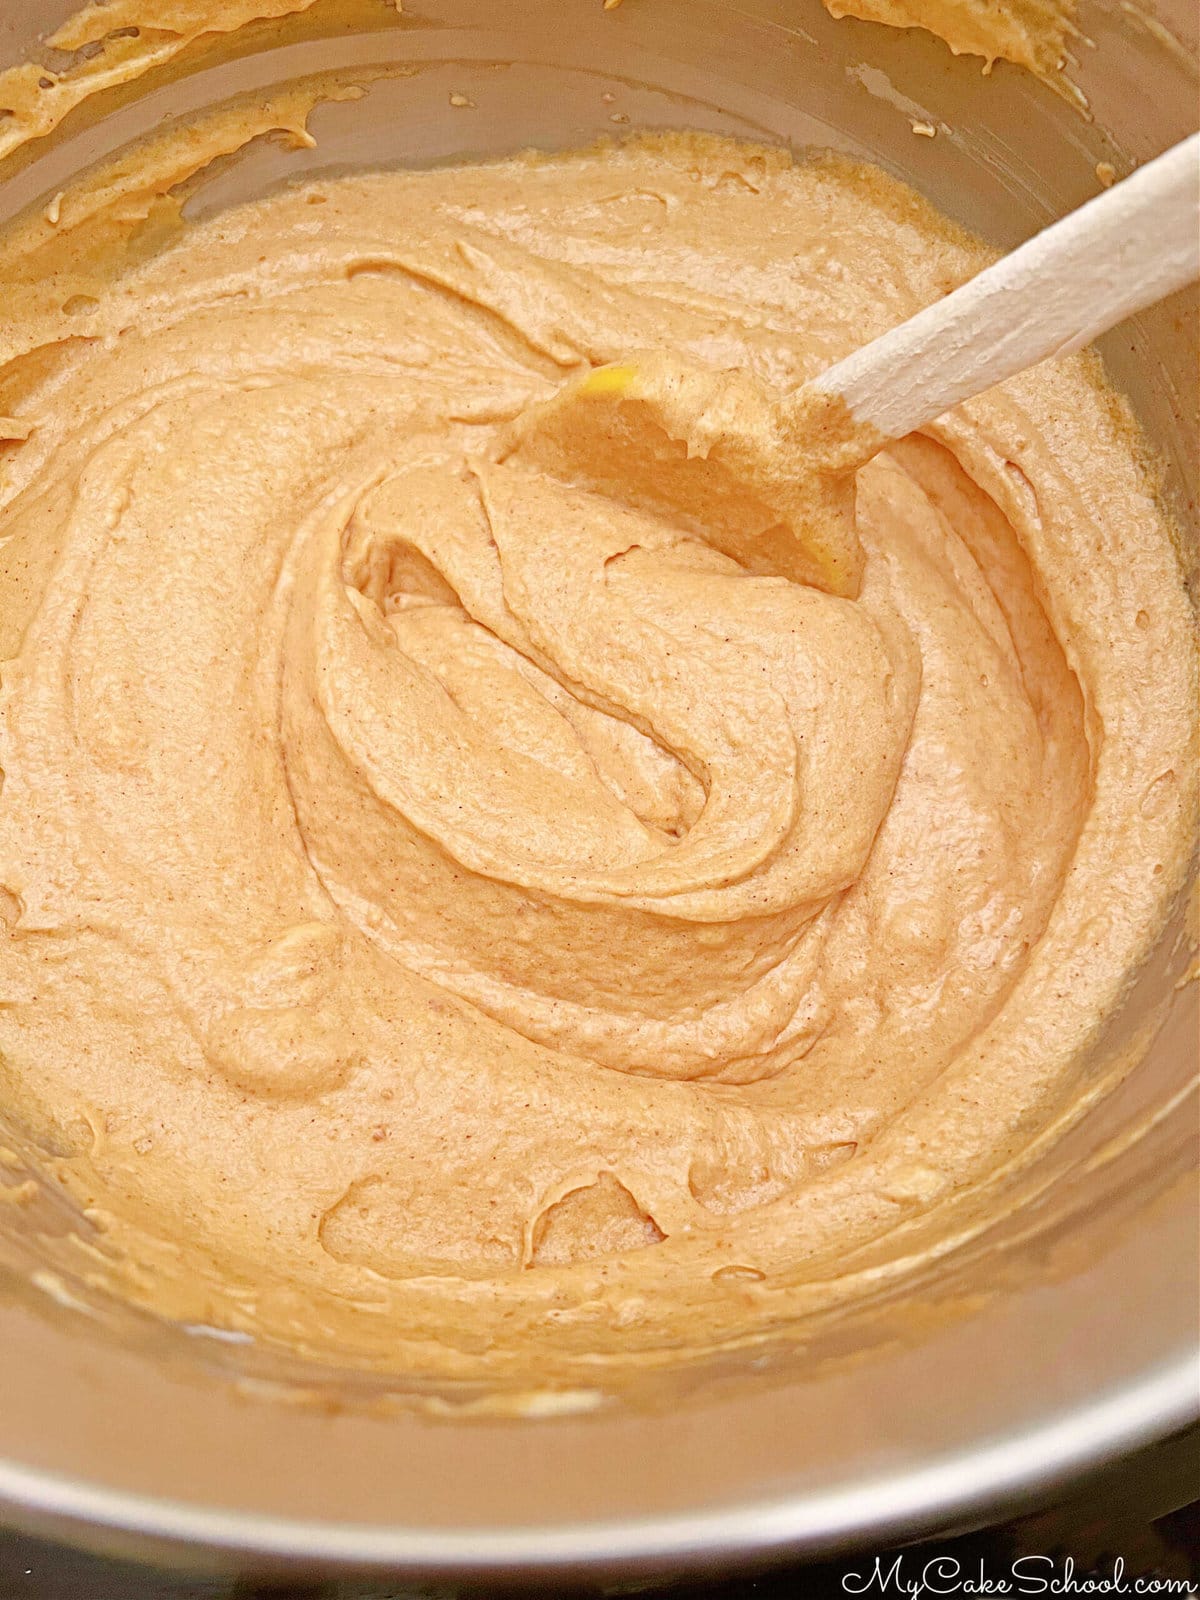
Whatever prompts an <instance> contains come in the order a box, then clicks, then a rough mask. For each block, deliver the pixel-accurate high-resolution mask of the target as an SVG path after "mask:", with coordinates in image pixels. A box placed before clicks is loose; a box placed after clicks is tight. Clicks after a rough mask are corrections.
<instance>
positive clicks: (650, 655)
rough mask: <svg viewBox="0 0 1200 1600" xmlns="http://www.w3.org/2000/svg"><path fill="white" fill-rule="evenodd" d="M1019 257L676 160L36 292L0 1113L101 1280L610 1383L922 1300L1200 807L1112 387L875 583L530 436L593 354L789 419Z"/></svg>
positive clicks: (232, 1314) (15, 364) (958, 486)
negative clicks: (889, 1277)
mask: <svg viewBox="0 0 1200 1600" xmlns="http://www.w3.org/2000/svg"><path fill="white" fill-rule="evenodd" d="M987 259H989V256H988V253H987V252H986V251H985V250H984V249H983V248H982V247H981V246H979V245H978V244H976V243H975V242H973V241H971V240H969V239H967V238H966V237H964V236H962V235H960V234H958V233H957V232H955V231H954V230H952V229H951V227H950V226H949V225H948V224H947V223H945V222H944V221H943V220H941V219H940V218H939V217H938V216H937V215H936V214H935V213H934V212H933V211H932V210H931V209H930V208H929V207H928V206H927V205H926V204H925V203H924V202H922V201H920V200H919V199H918V198H917V197H916V196H914V194H913V193H911V192H910V191H909V190H907V189H905V188H904V187H902V186H900V185H899V184H897V183H895V182H893V181H891V180H890V179H887V178H885V177H884V176H883V175H882V174H880V173H878V172H875V171H872V170H869V169H865V168H860V167H854V166H851V165H849V164H846V163H843V162H840V161H835V160H833V159H827V158H815V159H812V160H807V161H793V160H792V159H791V158H789V157H788V156H787V155H786V154H784V153H782V152H780V151H778V150H773V149H766V148H758V147H754V146H749V145H742V144H735V143H732V142H725V141H721V140H718V139H713V138H702V137H699V136H694V137H693V136H688V137H679V136H661V137H660V136H654V137H644V138H638V139H634V140H631V141H630V142H628V143H625V144H622V145H614V146H603V147H598V148H594V149H591V150H587V151H583V152H580V153H574V154H567V155H562V156H557V157H553V158H551V157H534V156H528V157H519V158H515V159H512V160H508V161H504V162H499V163H495V164H487V165H466V166H461V167H457V168H450V169H446V168H443V169H439V170H435V171H427V172H389V173H368V174H364V175H358V176H351V177H344V178H339V179H335V180H330V181H324V182H319V183H315V184H312V185H309V186H306V187H301V188H294V189H291V190H287V191H284V192H281V193H276V194H274V195H272V196H270V197H268V198H266V199H261V200H259V201H256V202H254V203H253V204H249V205H246V206H244V207H241V208H239V209H235V210H232V211H229V212H227V213H225V214H222V215H221V216H219V217H217V218H216V219H214V220H209V221H206V222H204V223H203V224H200V225H197V226H195V227H192V228H189V229H188V230H186V231H185V232H184V233H183V234H182V235H181V236H180V237H178V238H177V239H176V240H175V242H173V243H171V244H170V245H169V246H168V247H167V248H166V249H165V250H163V251H162V252H161V253H158V254H156V255H154V256H153V257H152V258H151V259H149V260H147V261H144V262H143V263H142V264H141V265H139V266H137V267H136V268H135V269H134V270H132V271H130V272H128V273H126V274H124V275H123V276H121V277H119V278H117V279H116V281H114V282H112V283H110V284H108V285H106V286H104V287H103V288H99V287H98V288H97V289H96V290H95V292H94V294H93V295H91V296H90V297H88V298H87V299H86V301H85V302H84V303H82V304H75V305H73V306H72V307H68V308H66V309H60V308H59V307H57V306H56V307H54V308H53V309H52V310H51V311H47V309H46V306H45V304H44V300H39V301H38V303H37V305H36V306H35V305H34V303H33V301H32V300H31V301H30V302H29V303H28V306H27V309H26V310H24V311H22V310H21V307H22V305H23V304H24V302H22V301H21V300H20V299H19V298H18V299H16V300H15V301H13V302H12V304H15V305H16V307H17V308H18V314H17V316H16V317H15V318H13V319H12V321H11V324H10V327H9V329H8V330H7V331H6V334H5V350H4V357H5V359H6V361H7V362H8V365H7V367H5V368H4V373H3V376H4V380H5V388H4V389H3V390H0V410H5V409H7V410H10V411H12V412H13V416H12V417H11V418H10V419H9V420H8V422H7V423H6V425H5V429H4V431H5V432H6V434H7V436H8V437H9V438H10V439H11V440H12V441H14V442H13V443H11V444H9V445H8V446H7V447H6V454H5V477H4V480H3V483H4V487H3V495H2V498H0V536H2V538H3V547H2V549H0V657H2V658H3V660H4V667H3V675H2V690H0V767H2V768H3V771H4V786H3V792H2V795H0V884H2V885H3V889H2V890H0V898H2V906H0V910H2V913H3V925H4V937H3V940H2V942H0V985H2V989H3V1001H4V1003H3V1007H2V1008H0V1051H2V1056H3V1064H2V1066H0V1100H2V1102H3V1104H4V1105H5V1106H6V1107H7V1108H8V1110H9V1112H10V1113H11V1114H12V1115H14V1116H16V1117H18V1118H19V1119H20V1122H21V1124H22V1126H24V1127H25V1128H26V1129H27V1130H30V1132H31V1134H32V1136H33V1137H34V1138H35V1139H36V1140H37V1141H38V1143H39V1145H40V1146H41V1148H42V1149H43V1150H44V1151H45V1158H44V1167H45V1169H46V1170H48V1171H51V1172H53V1173H54V1175H55V1176H56V1177H57V1178H58V1179H59V1180H60V1182H61V1183H62V1184H63V1185H65V1187H66V1189H67V1191H68V1193H69V1194H70V1195H71V1196H73V1197H74V1198H75V1199H76V1200H77V1201H79V1202H80V1203H81V1204H83V1205H84V1206H85V1207H86V1208H87V1213H88V1217H89V1219H90V1221H91V1223H92V1224H93V1226H94V1232H93V1234H92V1236H91V1237H90V1239H89V1240H88V1241H87V1242H86V1243H85V1244H84V1245H83V1246H81V1249H82V1252H83V1255H82V1257H81V1259H82V1260H83V1269H84V1275H85V1277H90V1280H91V1281H92V1282H93V1283H96V1284H100V1285H108V1286H115V1287H116V1288H117V1289H118V1290H119V1292H120V1293H122V1294H123V1295H126V1296H128V1297H130V1298H132V1299H134V1300H136V1301H137V1302H139V1303H141V1304H144V1305H147V1306H149V1307H151V1308H152V1309H155V1310H158V1311H161V1312H163V1313H165V1314H168V1315H171V1316H174V1317H178V1318H181V1319H183V1320H185V1321H191V1322H204V1323H206V1324H209V1325H214V1326H216V1327H218V1328H219V1329H222V1330H226V1331H230V1330H232V1331H236V1332H242V1333H246V1334H252V1335H259V1336H263V1337H267V1338H271V1339H277V1340H281V1341H284V1342H287V1343H290V1344H292V1345H293V1346H298V1347H300V1348H302V1349H305V1350H307V1351H310V1352H313V1353H316V1354H318V1355H326V1356H331V1355H336V1356H337V1357H338V1358H339V1359H341V1360H359V1361H362V1362H373V1363H376V1364H386V1365H388V1366H390V1367H393V1368H396V1369H399V1370H402V1371H404V1372H407V1373H410V1374H417V1375H421V1376H423V1377H427V1378H429V1377H431V1378H435V1379H451V1378H462V1377H471V1378H479V1377H481V1376H483V1377H486V1378H487V1379H489V1380H494V1381H495V1382H497V1383H500V1382H502V1381H507V1380H509V1379H512V1380H514V1381H515V1380H519V1379H520V1378H521V1376H522V1375H523V1374H525V1375H528V1374H530V1373H532V1374H534V1375H535V1376H536V1377H539V1378H546V1377H551V1378H554V1379H555V1380H561V1381H565V1379H566V1377H569V1376H574V1378H575V1379H577V1380H578V1378H579V1375H580V1373H581V1372H586V1373H588V1374H589V1375H590V1376H591V1378H593V1379H594V1378H596V1376H597V1375H602V1374H603V1373H604V1372H605V1371H619V1370H620V1369H622V1367H625V1366H630V1365H632V1364H634V1363H638V1362H641V1363H658V1362H663V1361H666V1362H671V1361H678V1360H683V1359H685V1358H687V1357H688V1356H690V1355H692V1354H695V1353H697V1352H703V1351H705V1350H708V1349H711V1348H714V1347H717V1346H720V1345H729V1344H732V1343H735V1342H739V1341H744V1340H751V1339H756V1338H759V1337H761V1336H762V1335H764V1334H765V1333H767V1332H769V1331H771V1330H778V1329H780V1328H781V1327H784V1326H786V1325H787V1324H788V1323H789V1322H790V1321H791V1320H792V1319H794V1318H795V1317H796V1316H798V1315H799V1314H800V1313H801V1312H804V1311H807V1310H810V1309H812V1308H814V1307H816V1306H819V1305H826V1304H829V1303H830V1302H832V1301H835V1300H837V1299H838V1298H839V1297H844V1296H847V1295H850V1294H852V1293H854V1292H856V1285H858V1286H861V1279H862V1276H863V1274H864V1273H866V1272H867V1271H868V1268H869V1269H870V1272H874V1273H875V1274H876V1275H877V1274H878V1273H879V1272H881V1271H883V1270H885V1267H886V1263H887V1261H888V1259H889V1256H892V1257H896V1258H897V1261H898V1262H899V1264H898V1265H897V1266H896V1268H895V1270H902V1267H903V1262H902V1260H900V1258H901V1257H902V1255H903V1250H902V1246H901V1244H900V1243H897V1244H896V1245H895V1246H894V1247H893V1246H892V1245H890V1244H889V1243H888V1241H890V1240H893V1239H896V1240H899V1241H902V1240H903V1237H904V1230H905V1229H906V1228H908V1227H909V1226H910V1225H911V1224H912V1222H913V1221H914V1219H921V1218H924V1217H926V1216H927V1215H936V1211H937V1208H938V1206H939V1205H940V1204H942V1203H943V1202H944V1201H946V1200H947V1199H948V1198H949V1197H952V1196H955V1195H961V1194H962V1193H963V1192H965V1191H968V1190H970V1189H972V1188H973V1187H976V1186H979V1185H981V1184H983V1183H985V1182H986V1180H987V1179H988V1178H989V1175H992V1174H994V1173H995V1172H996V1171H997V1170H999V1169H1000V1168H1001V1167H1003V1166H1004V1165H1005V1164H1006V1163H1011V1162H1013V1161H1016V1160H1020V1159H1021V1158H1022V1152H1023V1151H1026V1150H1027V1149H1028V1148H1029V1147H1030V1145H1031V1142H1032V1141H1034V1140H1035V1138H1036V1137H1038V1136H1039V1134H1040V1131H1041V1130H1044V1129H1045V1128H1046V1127H1047V1126H1049V1125H1050V1124H1051V1123H1052V1122H1053V1121H1054V1120H1055V1119H1056V1118H1057V1119H1062V1118H1065V1117H1068V1116H1069V1115H1070V1114H1071V1111H1070V1108H1071V1106H1072V1104H1074V1103H1075V1102H1077V1101H1079V1099H1080V1096H1081V1094H1082V1089H1081V1085H1083V1084H1084V1082H1085V1077H1084V1063H1085V1062H1086V1060H1087V1054H1088V1050H1089V1047H1090V1046H1091V1045H1092V1044H1093V1043H1094V1041H1095V1040H1096V1038H1097V1035H1098V1032H1099V1030H1100V1028H1101V1025H1102V1022H1103V1020H1104V1018H1105V1017H1106V1016H1107V1015H1108V1014H1109V1013H1110V1012H1111V1011H1112V1010H1113V1008H1114V1007H1115V1006H1116V1005H1117V1003H1118V1002H1119V1000H1120V997H1121V995H1122V992H1123V989H1124V987H1125V985H1126V983H1127V981H1128V978H1129V975H1130V974H1131V972H1132V971H1133V970H1134V969H1135V968H1136V966H1137V964H1138V961H1139V960H1140V958H1141V957H1142V955H1143V954H1144V953H1145V951H1146V950H1147V949H1148V947H1149V946H1150V944H1151V943H1152V941H1153V939H1154V937H1155V936H1156V934H1157V931H1158V930H1159V928H1160V927H1161V925H1162V923H1163V920H1164V918H1165V916H1166V913H1167V909H1168V906H1169V904H1170V901H1171V898H1172V896H1173V895H1174V894H1175V892H1176V891H1177V888H1178V883H1179V878H1180V870H1181V863H1182V860H1183V857H1184V853H1185V850H1186V846H1187V840H1188V836H1189V831H1190V828H1191V826H1192V819H1193V815H1194V792H1193V781H1194V770H1193V762H1192V760H1191V758H1190V753H1189V740H1190V738H1191V729H1192V724H1191V715H1192V706H1193V703H1194V701H1193V697H1194V684H1195V679H1194V654H1193V642H1192V640H1193V636H1192V627H1191V619H1190V613H1189V610H1188V607H1187V603H1186V599H1185V593H1184V589H1183V585H1182V581H1181V577H1180V573H1179V569H1178V563H1177V558H1176V554H1175V551H1174V549H1173V546H1172V540H1171V537H1170V533H1169V529H1168V526H1167V524H1166V521H1165V519H1164V516H1163V514H1162V513H1161V511H1160V510H1159V508H1158V506H1157V503H1156V501H1155V498H1154V495H1153V492H1152V486H1151V484H1150V482H1149V480H1148V477H1147V474H1146V472H1145V471H1144V469H1143V467H1142V465H1141V463H1140V458H1139V447H1138V443H1137V440H1136V437H1135V435H1134V433H1133V431H1132V428H1131V425H1130V423H1129V421H1128V419H1127V417H1126V416H1125V414H1124V412H1123V410H1122V408H1121V406H1120V404H1119V403H1118V401H1117V400H1116V399H1115V397H1114V396H1113V395H1112V394H1111V393H1110V392H1109V391H1107V390H1106V389H1105V387H1104V386H1103V383H1102V381H1101V378H1100V375H1099V369H1098V367H1097V366H1096V365H1095V364H1094V363H1093V362H1092V360H1091V359H1090V358H1088V357H1072V358H1069V359H1065V360H1062V361H1058V362H1055V363H1052V364H1048V365H1046V366H1044V367H1042V368H1040V369H1038V370H1037V371H1035V372H1033V373H1030V374H1027V375H1025V376H1024V377H1021V378H1019V379H1016V380H1014V381H1012V382H1010V383H1007V384H1005V385H1003V386H1002V387H1001V388H1000V389H998V390H996V391H993V392H992V393H990V394H989V395H987V396H985V397H984V398H982V399H980V400H978V401H976V402H973V403H971V404H969V405H966V406H963V407H962V408H960V409H959V410H958V411H956V412H955V413H953V414H952V415H951V416H949V417H947V418H945V419H943V421H941V422H940V423H939V424H937V425H936V426H934V427H932V428H930V429H929V430H928V432H927V433H924V434H922V435H921V436H917V437H913V438H910V439H908V440H906V441H904V442H902V443H901V444H898V445H896V446H894V447H891V448H889V449H888V450H887V451H886V452H885V453H884V454H883V455H881V456H880V457H878V458H877V459H876V460H875V461H873V462H871V464H870V465H869V466H868V467H866V468H865V469H864V470H863V471H862V472H861V473H860V474H859V477H858V482H857V511H856V518H857V529H858V535H859V538H860V540H861V543H862V546H863V552H864V559H863V565H862V573H861V581H860V582H859V583H858V585H857V589H856V592H855V593H854V594H853V595H848V596H843V597H839V596H835V595H834V594H831V593H826V592H824V591H823V590H822V589H820V588H818V587H815V586H813V585H810V584H806V583H804V582H801V581H793V579H792V578H790V577H787V576H782V575H778V574H776V573H773V572H771V571H769V570H768V571H761V570H750V569H748V568H745V567H743V566H740V565H739V564H738V563H737V562H736V561H735V560H734V559H732V557H731V556H730V555H728V554H723V553H721V552H720V551H718V550H717V549H716V548H714V547H713V546H712V545H711V544H709V543H707V542H706V541H705V540H704V539H703V537H700V536H699V535H698V534H697V531H696V529H695V528H694V527H691V528H687V529H685V528H683V527H681V526H679V525H677V524H676V523H675V522H673V521H672V519H671V517H670V516H669V515H668V514H667V513H665V512H662V511H657V512H655V511H648V510H645V509H638V508H637V507H636V506H632V505H629V504H625V503H623V502H622V500H621V498H620V494H619V492H618V493H616V494H613V493H606V494H604V495H596V494H591V493H588V492H587V491H586V490H584V489H583V488H581V487H579V486H578V485H577V484H573V483H572V482H571V481H569V479H568V480H565V481H564V480H563V479H562V478H560V477H558V476H554V475H552V474H551V473H550V472H549V471H544V470H541V469H540V468H539V467H538V466H537V464H536V463H533V464H531V463H529V462H528V461H523V460H521V459H501V458H502V457H503V455H504V451H503V449H502V448H501V441H502V440H503V438H504V437H505V430H506V429H507V428H509V426H510V425H511V424H512V422H513V419H514V418H518V417H520V416H521V415H523V414H524V413H525V412H526V411H527V410H528V408H529V407H530V406H531V405H533V404H534V403H535V402H538V401H542V400H545V399H546V398H547V397H549V396H550V395H551V394H553V393H554V392H555V390H556V389H557V388H558V386H559V385H561V384H562V383H563V382H564V381H565V380H567V379H568V378H570V377H572V376H573V375H577V374H578V373H580V372H581V371H584V370H586V368H587V367H588V366H589V365H592V364H597V363H602V362H608V361H612V360H616V359H619V358H620V357H622V356H623V355H625V354H627V353H628V352H630V351H639V350H652V349H663V350H668V351H672V352H676V353H681V354H683V355H685V356H687V357H688V358H690V359H692V360H695V361H697V362H700V363H704V364H707V365H709V366H711V367H714V368H717V369H737V370H738V371H741V372H748V373H750V374H752V375H753V376H755V377H756V378H758V379H759V380H760V381H761V382H762V383H763V384H764V385H766V386H767V387H768V388H771V389H774V390H778V391H782V390H784V389H786V388H789V387H791V386H794V385H796V384H798V383H800V382H802V381H803V380H805V379H806V378H809V377H811V376H813V375H815V374H816V373H817V372H819V371H820V370H822V369H823V368H825V367H826V366H827V365H829V364H830V363H832V362H834V361H836V360H837V359H839V358H840V357H841V356H843V355H845V354H846V353H847V352H848V351H850V350H851V349H852V348H854V347H855V346H856V345H858V344H860V343H862V342H864V341H865V340H867V339H869V338H871V337H873V336H874V335H876V334H878V333H879V332H881V331H882V330H883V329H885V328H886V327H888V326H889V325H891V324H892V323H894V322H896V321H898V320H899V319H901V318H903V317H906V316H908V315H909V314H911V313H912V312H913V311H915V310H916V309H917V308H919V307H920V306H922V305H923V304H926V303H927V302H929V301H930V300H932V299H934V298H935V297H937V296H938V295H940V294H942V293H944V292H946V291H947V290H948V289H949V288H951V287H952V286H953V285H955V284H957V283H958V282H960V281H961V280H962V279H964V278H965V277H967V276H968V275H970V274H971V273H972V272H973V271H975V270H977V269H978V268H979V266H981V265H982V264H983V263H984V262H985V261H986V260H987ZM795 470H796V471H797V472H800V471H802V470H803V463H802V462H799V461H797V462H796V463H795ZM618 487H619V486H618ZM856 1274H857V1277H856ZM868 1275H869V1274H868Z"/></svg>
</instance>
